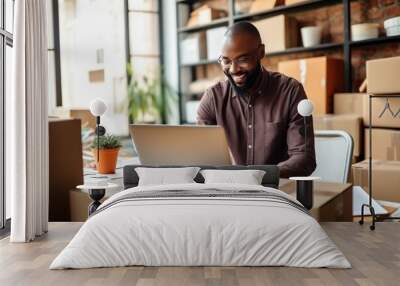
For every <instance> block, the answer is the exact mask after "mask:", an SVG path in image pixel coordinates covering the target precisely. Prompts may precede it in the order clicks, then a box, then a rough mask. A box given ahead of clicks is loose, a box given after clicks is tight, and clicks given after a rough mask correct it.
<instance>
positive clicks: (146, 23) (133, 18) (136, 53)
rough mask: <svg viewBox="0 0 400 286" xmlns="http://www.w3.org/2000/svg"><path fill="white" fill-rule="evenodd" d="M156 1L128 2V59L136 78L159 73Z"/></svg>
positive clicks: (130, 0) (155, 75)
mask: <svg viewBox="0 0 400 286" xmlns="http://www.w3.org/2000/svg"><path fill="white" fill-rule="evenodd" d="M158 2H159V1H158V0H135V1H133V0H129V1H128V15H129V17H128V18H129V57H130V61H131V64H132V67H133V71H134V73H135V75H136V77H138V78H141V77H143V76H146V77H150V78H154V77H157V76H158V75H159V72H160V70H159V69H160V68H159V67H160V50H159V48H160V33H159V7H158Z"/></svg>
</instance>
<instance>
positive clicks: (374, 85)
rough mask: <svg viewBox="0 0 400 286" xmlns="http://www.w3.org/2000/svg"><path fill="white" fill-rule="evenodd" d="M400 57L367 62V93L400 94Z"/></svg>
mask: <svg viewBox="0 0 400 286" xmlns="http://www.w3.org/2000/svg"><path fill="white" fill-rule="evenodd" d="M399 74H400V57H392V58H384V59H377V60H370V61H367V91H368V93H374V94H376V95H379V94H388V93H400V80H399Z"/></svg>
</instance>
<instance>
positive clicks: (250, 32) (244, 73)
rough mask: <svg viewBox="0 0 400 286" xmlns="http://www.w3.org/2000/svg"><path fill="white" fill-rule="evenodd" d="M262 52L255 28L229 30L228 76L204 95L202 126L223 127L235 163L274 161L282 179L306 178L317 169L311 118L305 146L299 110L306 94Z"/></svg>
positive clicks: (226, 44)
mask: <svg viewBox="0 0 400 286" xmlns="http://www.w3.org/2000/svg"><path fill="white" fill-rule="evenodd" d="M264 56H265V47H264V45H263V44H262V42H261V37H260V34H259V32H258V30H257V28H256V27H255V26H253V25H252V24H251V23H248V22H239V23H236V24H234V25H233V26H231V27H230V28H229V29H228V31H227V32H226V34H225V42H224V45H223V49H222V55H221V56H220V58H219V60H218V61H219V63H220V64H221V67H222V69H223V71H224V73H225V75H226V77H227V79H226V80H225V81H222V82H219V83H217V84H216V85H214V86H212V87H211V88H209V89H207V91H206V92H205V94H204V95H203V97H202V100H201V103H200V106H199V108H198V111H197V121H198V124H207V125H220V126H222V127H223V128H224V130H225V133H226V136H227V140H228V144H229V147H230V149H231V152H232V155H233V158H234V160H235V163H236V164H241V165H257V164H275V165H278V167H279V169H280V172H281V177H284V178H287V177H290V176H308V175H310V174H311V173H312V172H313V171H314V170H315V167H316V162H315V151H314V132H313V126H312V119H311V120H309V121H310V122H309V123H308V127H307V128H308V129H307V132H306V134H307V137H308V139H307V150H306V144H305V142H306V140H305V138H304V132H303V131H304V121H303V117H302V116H301V115H300V114H298V112H297V105H298V103H299V102H300V101H301V100H303V99H306V98H307V97H306V94H305V92H304V89H303V87H302V85H301V84H300V83H299V82H298V81H296V80H295V79H292V78H289V77H286V76H284V75H282V74H280V73H277V72H272V71H267V70H266V69H265V68H264V67H263V66H262V65H261V60H262V59H263V58H264Z"/></svg>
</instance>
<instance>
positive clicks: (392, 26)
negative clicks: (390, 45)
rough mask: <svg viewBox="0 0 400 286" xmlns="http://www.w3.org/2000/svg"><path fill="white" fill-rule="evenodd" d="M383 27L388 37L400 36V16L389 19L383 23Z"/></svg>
mask: <svg viewBox="0 0 400 286" xmlns="http://www.w3.org/2000/svg"><path fill="white" fill-rule="evenodd" d="M383 27H384V28H385V30H386V36H388V37H391V36H398V35H400V16H398V17H393V18H390V19H387V20H386V21H384V22H383Z"/></svg>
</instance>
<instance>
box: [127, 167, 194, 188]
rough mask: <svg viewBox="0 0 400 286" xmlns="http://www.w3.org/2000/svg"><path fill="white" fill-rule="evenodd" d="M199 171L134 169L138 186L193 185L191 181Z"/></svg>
mask: <svg viewBox="0 0 400 286" xmlns="http://www.w3.org/2000/svg"><path fill="white" fill-rule="evenodd" d="M199 170H200V168H199V167H182V168H146V167H137V168H135V171H136V173H137V174H138V176H139V183H138V186H149V185H166V184H187V183H195V181H194V180H193V179H194V178H195V177H196V175H197V173H198V172H199Z"/></svg>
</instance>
